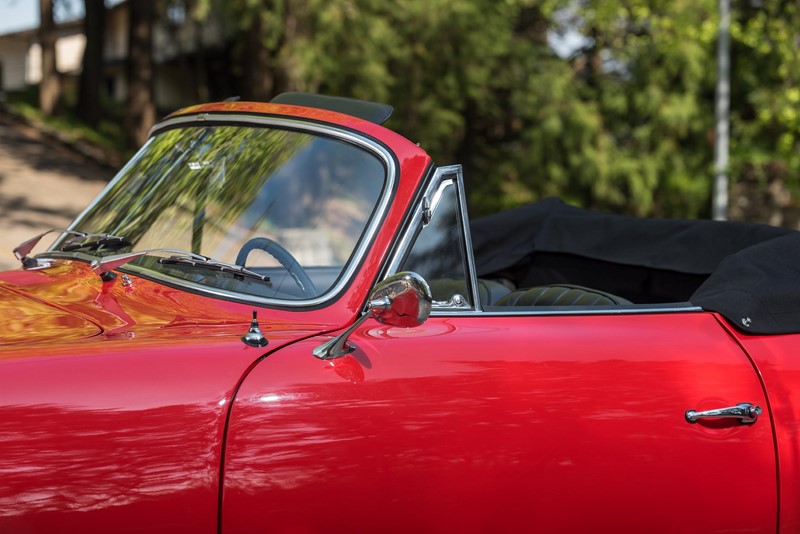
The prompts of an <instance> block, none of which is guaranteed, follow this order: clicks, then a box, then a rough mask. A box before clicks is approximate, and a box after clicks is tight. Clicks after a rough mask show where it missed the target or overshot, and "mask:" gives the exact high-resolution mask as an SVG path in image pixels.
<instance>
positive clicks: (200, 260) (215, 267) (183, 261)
mask: <svg viewBox="0 0 800 534" xmlns="http://www.w3.org/2000/svg"><path fill="white" fill-rule="evenodd" d="M198 256H199V255H198V254H191V255H190V256H188V255H187V256H170V257H169V258H161V259H160V260H158V263H163V264H165V265H169V264H180V265H191V266H192V267H202V268H204V269H209V270H212V271H219V272H222V273H231V274H233V276H234V277H235V278H237V277H242V278H254V279H256V280H261V281H262V282H266V283H267V284H269V283H270V279H269V276H265V275H263V274H258V273H257V272H255V271H251V270H250V269H246V268H245V267H242V266H241V265H236V264H235V263H225V262H222V261H218V260H215V259H213V258H208V257H206V256H199V257H198Z"/></svg>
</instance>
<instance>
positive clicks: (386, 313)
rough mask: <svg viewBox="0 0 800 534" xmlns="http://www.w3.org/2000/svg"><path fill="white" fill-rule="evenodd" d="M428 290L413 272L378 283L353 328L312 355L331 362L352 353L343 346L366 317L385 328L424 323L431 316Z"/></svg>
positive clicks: (320, 347)
mask: <svg viewBox="0 0 800 534" xmlns="http://www.w3.org/2000/svg"><path fill="white" fill-rule="evenodd" d="M432 303H433V297H432V296H431V288H430V287H428V283H427V282H426V281H425V279H424V278H422V277H421V276H420V275H418V274H417V273H412V272H402V273H397V274H395V275H392V276H390V277H388V278H386V279H385V280H383V281H381V282H379V283H378V285H376V286H375V289H373V290H372V293H371V294H370V299H369V303H368V304H367V311H366V312H364V313H363V314H362V315H361V317H359V318H358V319H357V320H356V322H355V323H353V325H352V326H351V327H350V328H348V329H347V330H345V331H344V332H342V333H341V334H339V335H338V336H336V337H335V338H333V339H331V340H330V341H326V342H325V343H323V344H322V345H320V346H319V347H317V348H315V349H314V350H313V351H312V353H313V354H314V356H316V357H317V358H319V359H321V360H332V359H334V358H340V357H342V356H345V355H347V354H350V353H351V352H353V351H354V350H355V347H354V346H353V345H350V344H348V343H347V338H348V337H350V334H352V333H353V332H354V331H355V329H356V328H358V327H359V326H361V324H362V323H363V322H364V321H366V320H367V319H368V318H370V317H374V318H375V320H376V321H378V322H379V323H382V324H385V325H388V326H398V327H402V328H413V327H415V326H419V325H421V324H422V323H424V322H425V321H426V320H427V319H428V316H429V315H430V314H431V304H432Z"/></svg>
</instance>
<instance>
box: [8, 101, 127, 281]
mask: <svg viewBox="0 0 800 534" xmlns="http://www.w3.org/2000/svg"><path fill="white" fill-rule="evenodd" d="M113 175H114V171H113V170H112V169H111V168H110V167H106V166H104V165H100V164H98V163H96V162H94V161H91V160H89V159H88V158H86V157H84V156H80V155H78V154H77V153H75V152H73V151H71V150H69V149H68V148H67V147H65V146H64V145H63V144H61V143H59V142H58V141H55V140H53V139H51V138H49V137H47V136H46V135H43V134H42V133H41V132H39V131H37V130H36V129H34V128H32V127H30V126H27V125H24V124H21V123H20V122H18V121H14V120H12V119H11V118H10V117H9V116H8V115H5V114H3V113H2V111H0V270H7V269H15V268H17V267H18V266H19V262H18V261H17V260H16V258H14V254H13V253H12V249H13V248H14V247H15V246H17V245H18V244H19V243H21V242H22V241H25V240H26V239H28V238H30V237H33V236H34V235H36V234H39V233H41V232H44V231H45V230H48V229H50V228H66V227H67V226H68V225H69V223H70V222H71V221H72V219H74V218H75V217H76V216H77V215H78V214H80V213H81V212H82V211H83V209H84V208H85V207H86V206H88V205H89V203H90V202H91V201H92V199H93V198H94V197H95V196H96V195H97V193H99V192H100V190H101V189H103V187H105V185H106V183H107V182H108V180H110V179H111V178H112V177H113ZM54 237H55V236H54ZM51 242H52V239H49V240H47V239H45V240H42V242H41V244H40V245H39V246H38V247H37V248H36V249H34V253H36V252H37V251H42V250H44V249H45V248H46V247H47V246H48V245H49V244H50V243H51Z"/></svg>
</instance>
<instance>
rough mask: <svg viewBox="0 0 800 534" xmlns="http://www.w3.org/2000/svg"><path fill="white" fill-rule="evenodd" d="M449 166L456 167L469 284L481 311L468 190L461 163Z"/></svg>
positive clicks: (475, 304) (473, 298) (476, 305)
mask: <svg viewBox="0 0 800 534" xmlns="http://www.w3.org/2000/svg"><path fill="white" fill-rule="evenodd" d="M448 168H455V169H456V184H457V185H458V189H456V192H457V193H458V198H459V202H460V203H461V206H460V207H461V229H462V232H463V234H462V235H463V236H464V248H465V251H464V253H465V254H466V256H467V276H468V277H469V284H470V287H471V288H472V306H473V307H474V308H475V309H476V310H478V311H481V310H482V309H483V305H482V304H481V294H480V289H478V273H477V272H476V271H475V251H474V249H473V248H472V233H471V231H470V229H469V213H468V212H467V192H466V190H465V189H464V173H463V171H462V169H461V165H456V166H454V167H448Z"/></svg>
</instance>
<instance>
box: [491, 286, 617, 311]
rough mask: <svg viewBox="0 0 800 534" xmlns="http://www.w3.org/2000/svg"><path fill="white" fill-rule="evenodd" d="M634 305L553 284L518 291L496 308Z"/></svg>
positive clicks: (611, 297) (578, 287)
mask: <svg viewBox="0 0 800 534" xmlns="http://www.w3.org/2000/svg"><path fill="white" fill-rule="evenodd" d="M619 304H632V302H630V301H629V300H626V299H624V298H622V297H618V296H616V295H612V294H611V293H606V292H604V291H598V290H596V289H590V288H588V287H582V286H575V285H571V284H553V285H547V286H537V287H532V288H528V289H517V290H515V291H512V292H511V293H509V294H508V295H506V296H504V297H502V298H500V299H499V300H498V301H497V302H496V303H495V304H494V305H495V306H614V305H619Z"/></svg>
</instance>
